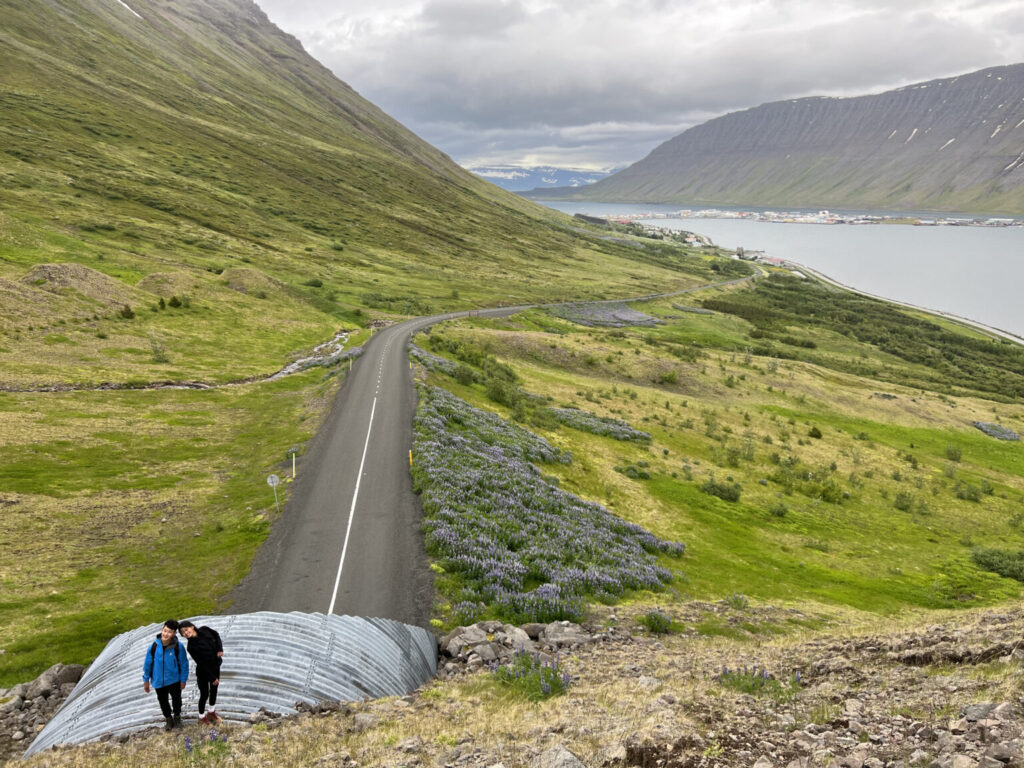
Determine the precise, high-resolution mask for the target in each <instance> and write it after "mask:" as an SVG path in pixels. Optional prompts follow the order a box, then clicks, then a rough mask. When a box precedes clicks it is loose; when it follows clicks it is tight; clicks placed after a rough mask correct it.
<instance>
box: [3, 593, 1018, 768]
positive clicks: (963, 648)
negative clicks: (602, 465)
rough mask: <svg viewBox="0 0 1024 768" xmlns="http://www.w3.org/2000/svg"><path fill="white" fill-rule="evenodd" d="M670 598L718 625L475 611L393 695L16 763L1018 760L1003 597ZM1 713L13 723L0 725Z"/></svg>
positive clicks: (18, 708)
mask: <svg viewBox="0 0 1024 768" xmlns="http://www.w3.org/2000/svg"><path fill="white" fill-rule="evenodd" d="M670 613H672V616H673V618H674V619H675V620H676V624H675V626H682V627H685V626H688V625H689V624H690V623H692V622H693V621H694V620H696V619H698V618H701V619H705V620H706V619H707V618H708V617H712V618H714V619H715V620H716V622H717V623H715V626H718V627H720V628H724V630H723V631H728V630H730V629H731V630H735V631H734V632H730V634H733V635H734V637H732V638H730V637H708V636H706V635H701V634H697V633H696V632H695V631H694V630H693V629H690V630H688V631H684V632H681V633H675V634H667V635H653V634H650V633H649V632H647V631H646V630H644V629H642V628H641V627H640V626H639V625H638V624H637V622H636V619H637V618H638V617H637V616H635V615H633V616H631V615H629V612H628V610H626V609H620V611H619V612H618V613H611V612H606V613H605V614H604V615H603V616H601V617H598V618H597V619H596V621H595V623H594V624H592V625H588V626H585V627H579V626H576V625H569V624H552V625H526V626H524V627H510V626H506V625H501V624H497V623H484V624H479V625H475V626H473V627H468V628H460V629H459V630H456V631H455V632H453V633H451V634H449V635H447V636H446V637H444V638H441V639H440V641H439V642H440V645H441V653H442V659H441V664H440V669H439V675H438V679H437V680H436V681H434V682H432V683H430V684H429V685H427V686H425V687H424V688H423V689H421V690H419V691H417V692H415V693H413V694H411V695H409V696H406V697H402V698H393V699H386V700H379V701H369V702H356V703H329V704H325V705H323V706H320V707H316V708H313V709H311V710H310V709H307V710H305V711H303V712H302V713H300V714H299V715H297V716H294V717H288V718H277V717H272V716H259V717H256V718H254V723H253V724H252V725H251V726H238V725H232V726H230V727H228V728H226V729H223V730H222V732H221V733H219V734H215V739H216V741H217V743H216V744H214V743H213V741H211V740H210V734H208V733H207V732H206V731H204V730H202V729H200V728H199V727H198V726H189V727H188V728H186V729H185V732H184V733H176V734H164V733H160V732H150V733H143V734H136V735H134V736H132V737H130V738H124V739H122V740H121V741H119V742H116V743H115V742H106V743H99V744H92V745H85V746H82V747H77V748H68V749H60V750H53V751H51V752H49V753H46V754H43V755H39V756H36V757H34V758H32V759H31V760H30V761H28V762H27V763H19V764H25V765H30V766H43V765H47V766H58V765H60V766H63V765H98V766H106V765H109V766H115V765H116V766H118V768H123V767H124V766H128V765H158V764H160V765H164V764H167V763H168V762H170V763H172V764H207V763H208V764H224V765H239V766H270V765H274V766H276V765H296V766H299V765H302V766H305V765H312V766H334V765H337V766H346V767H347V768H354V767H355V766H377V765H381V766H438V767H439V768H440V767H444V766H452V768H458V767H461V766H466V767H467V768H470V767H473V766H479V767H480V768H496V767H497V766H502V767H503V768H513V767H514V766H536V767H538V768H555V767H556V766H557V767H558V768H570V767H576V766H580V765H583V766H589V767H591V768H597V767H598V766H601V767H608V768H611V767H612V766H643V767H644V768H649V767H652V766H666V767H669V766H680V767H682V766H686V767H688V768H689V767H694V768H696V767H701V768H705V767H706V768H714V767H718V766H721V767H723V768H724V767H725V766H729V767H730V768H731V767H734V766H754V767H755V768H769V767H770V766H776V767H778V768H806V767H809V766H839V767H840V768H901V767H904V766H905V767H906V768H911V767H912V766H922V767H924V766H927V767H928V768H1001V767H1002V766H1008V767H1010V768H1013V767H1014V766H1021V767H1022V768H1024V717H1022V712H1024V710H1022V705H1024V698H1022V696H1021V691H1020V684H1021V680H1022V675H1021V668H1020V662H1021V660H1022V659H1024V646H1022V647H1019V646H1020V645H1021V638H1022V632H1024V610H1022V609H1020V608H1017V607H1014V608H1013V609H1007V610H1004V611H987V612H980V613H973V614H956V615H946V616H944V617H943V620H942V621H941V622H936V620H935V618H934V617H932V619H931V621H932V622H933V623H929V624H916V625H907V624H903V625H896V624H891V625H889V624H886V626H885V627H884V630H883V628H881V627H877V626H876V627H875V628H873V631H872V628H868V629H864V628H860V629H858V628H857V627H855V626H844V627H839V626H838V625H837V624H835V623H833V624H832V625H831V627H826V628H824V629H821V630H815V631H811V630H802V631H799V632H798V631H796V630H790V631H789V632H788V633H787V634H784V635H779V634H768V633H767V632H766V630H767V629H769V628H775V629H776V631H777V630H778V628H779V627H783V626H790V627H792V626H794V623H793V622H794V621H800V620H801V619H802V617H801V614H798V613H796V612H792V611H784V610H779V609H772V608H764V607H762V608H753V607H749V606H746V605H741V606H738V607H733V606H730V605H728V604H726V603H719V604H714V605H712V604H699V603H694V604H689V605H687V606H681V607H677V608H673V609H671V610H670ZM758 628H761V630H763V631H758ZM737 638H739V639H737ZM517 647H525V648H526V649H527V650H528V651H529V652H531V653H537V654H542V656H541V658H550V660H551V661H555V662H556V663H558V664H559V665H560V666H561V667H562V668H563V669H564V670H565V671H567V672H568V673H569V674H570V675H571V678H572V679H571V683H570V686H569V688H568V690H567V691H566V692H565V693H564V694H562V695H560V696H554V697H552V698H549V699H547V700H544V701H539V702H531V701H529V700H527V699H525V698H524V697H522V696H519V695H517V694H515V693H513V692H512V691H511V690H510V689H509V688H508V687H506V686H503V685H502V684H501V683H500V682H498V681H497V680H496V679H495V677H494V676H493V675H492V674H491V673H490V670H491V669H492V668H494V667H495V666H497V665H498V664H500V663H501V662H503V661H505V660H507V659H508V658H509V656H510V655H511V654H512V653H514V649H515V648H517ZM723 669H727V670H728V672H727V673H726V675H725V676H724V677H723V676H722V672H723ZM755 670H756V674H755ZM61 672H62V670H61V669H57V670H55V671H51V672H49V673H47V674H49V675H50V676H51V678H52V679H53V681H54V682H53V683H51V684H50V685H49V695H46V694H45V693H44V689H45V688H46V686H42V687H40V686H38V685H36V686H35V688H29V689H24V690H21V691H20V692H19V694H20V695H17V696H15V697H13V698H12V697H11V693H10V692H7V693H6V695H4V693H3V692H0V702H2V701H4V700H5V699H6V701H7V703H6V704H3V709H4V710H5V711H4V713H3V714H2V715H0V733H2V736H0V745H2V748H3V749H4V751H5V754H6V756H8V757H9V756H11V755H12V754H14V752H15V751H17V752H20V750H21V749H22V748H23V747H24V746H25V745H26V744H27V743H28V739H29V738H30V737H31V734H32V733H33V732H34V729H35V728H37V727H38V726H39V724H40V723H41V722H43V720H44V719H45V716H46V713H48V712H52V711H53V709H54V706H55V704H56V702H58V701H59V700H60V698H61V696H62V695H66V694H65V691H66V689H67V687H68V684H67V683H60V684H55V681H56V679H58V678H59V676H60V674H61ZM65 674H71V673H65ZM766 674H767V679H768V680H770V681H771V682H769V683H764V684H763V685H762V684H760V683H758V681H763V680H765V679H766V678H765V675H766ZM61 679H62V678H61ZM737 683H739V684H737ZM744 683H747V684H749V685H743V684H744ZM33 685H35V684H33ZM18 700H20V701H21V704H20V705H16V704H15V705H11V704H10V702H11V701H18ZM14 728H17V729H18V730H19V731H20V732H21V733H22V734H23V735H24V737H25V738H23V739H21V740H19V741H12V738H13V736H14V733H13V732H12V729H14ZM186 737H187V738H188V739H189V741H188V743H186V742H185V738H186ZM211 745H212V746H211Z"/></svg>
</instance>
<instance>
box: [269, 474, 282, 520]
mask: <svg viewBox="0 0 1024 768" xmlns="http://www.w3.org/2000/svg"><path fill="white" fill-rule="evenodd" d="M280 482H281V478H280V477H278V476H277V475H267V485H269V486H270V487H271V488H273V489H274V506H275V507H277V514H279V515H280V514H281V504H280V502H278V500H277V484H278V483H280Z"/></svg>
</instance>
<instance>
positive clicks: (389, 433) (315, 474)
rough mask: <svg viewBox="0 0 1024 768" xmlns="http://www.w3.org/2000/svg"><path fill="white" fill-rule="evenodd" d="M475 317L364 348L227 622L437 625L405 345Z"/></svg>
mask: <svg viewBox="0 0 1024 768" xmlns="http://www.w3.org/2000/svg"><path fill="white" fill-rule="evenodd" d="M749 279H751V278H742V279H740V280H729V281H725V282H723V283H717V284H715V285H717V286H723V285H730V284H733V283H737V282H743V281H745V280H749ZM709 287H713V286H708V285H704V286H700V288H709ZM692 290H697V289H694V288H691V289H687V290H683V291H674V292H672V293H667V294H657V296H659V297H660V296H671V295H676V294H682V293H688V292H690V291H692ZM654 297H655V296H653V295H652V296H647V297H641V298H640V299H623V300H621V301H634V300H643V299H646V298H654ZM521 309H525V307H504V308H495V309H485V310H478V311H474V312H473V313H472V314H474V315H480V316H491V317H495V316H502V315H509V314H512V313H514V312H518V311H520V310H521ZM467 314H469V313H467V312H460V313H451V314H446V315H436V316H432V317H426V318H418V319H415V320H408V321H406V322H403V323H400V324H398V325H394V326H391V327H390V328H386V329H384V330H382V331H380V332H379V333H376V334H374V336H373V337H372V338H371V339H370V341H369V342H367V344H366V345H365V347H364V352H363V355H362V356H361V357H360V358H359V359H358V360H356V361H355V362H354V363H353V366H352V370H351V372H350V373H349V375H348V377H347V379H346V381H345V382H344V384H343V385H342V387H341V389H340V390H339V392H338V395H337V399H336V401H335V403H334V404H333V407H332V408H331V413H330V415H329V416H328V419H327V421H326V422H325V424H324V425H323V427H322V428H321V429H320V431H319V432H318V433H317V436H316V437H315V438H314V440H313V442H312V444H311V445H310V450H309V451H308V453H307V456H306V459H305V460H304V461H303V462H302V465H301V471H300V472H299V475H298V478H297V479H296V481H295V483H294V484H293V485H292V488H291V494H290V498H289V500H288V504H287V505H286V507H285V509H284V512H283V513H282V515H281V516H280V518H279V519H278V520H277V522H276V523H275V524H274V527H273V528H272V529H271V532H270V535H269V536H268V538H267V540H266V542H265V543H264V545H263V546H262V547H261V548H260V550H259V552H258V553H257V555H256V557H255V559H254V561H253V565H252V569H251V570H250V572H249V575H248V576H246V578H245V579H244V580H243V581H242V582H241V584H239V585H238V587H236V588H235V590H234V591H233V592H232V593H231V595H229V599H230V600H231V605H230V608H229V609H228V612H229V613H235V614H238V613H249V612H253V611H280V612H288V611H301V612H304V613H335V614H349V615H352V616H368V617H369V616H372V617H380V618H388V619H396V620H398V621H402V622H405V623H406V624H412V625H416V626H429V621H430V610H431V604H432V599H433V578H432V574H431V572H430V567H429V562H428V560H427V556H426V551H425V550H424V544H423V535H422V530H421V523H422V514H421V510H420V506H419V498H418V497H417V496H416V495H415V494H414V493H413V492H412V478H411V477H410V475H409V449H410V447H411V446H412V422H413V417H414V415H415V411H416V391H415V389H414V387H413V386H412V375H411V371H410V366H409V358H408V352H407V342H408V340H409V338H410V336H411V335H412V334H413V333H415V332H417V331H419V330H422V329H423V328H426V327H428V326H430V325H432V324H434V323H437V322H440V321H443V320H448V319H452V318H455V317H461V316H465V315H467Z"/></svg>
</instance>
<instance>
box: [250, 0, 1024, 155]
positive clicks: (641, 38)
mask: <svg viewBox="0 0 1024 768" xmlns="http://www.w3.org/2000/svg"><path fill="white" fill-rule="evenodd" d="M313 1H314V0H300V9H299V12H300V13H301V16H300V17H296V18H302V19H307V18H308V17H309V15H310V7H309V6H310V3H312V2H313ZM955 1H956V0H954V2H955ZM279 2H283V0H270V5H274V4H275V3H279ZM947 5H948V7H945V6H947ZM975 6H976V7H975V8H973V9H972V10H971V12H970V13H964V12H961V11H960V10H959V7H957V6H955V5H949V4H943V3H941V2H939V1H938V0H927V2H926V1H925V0H902V1H900V0H897V1H896V2H895V3H894V2H893V0H856V2H854V1H853V0H850V2H845V1H839V0H836V1H834V2H827V3H822V2H820V0H746V1H745V0H736V2H734V3H730V4H728V5H724V4H722V3H721V2H719V0H686V2H685V3H682V4H681V3H680V2H679V1H678V0H631V2H628V3H627V2H624V1H623V0H592V2H589V3H586V4H583V3H578V2H571V3H570V2H569V0H543V1H542V0H428V2H427V3H426V4H425V5H423V6H422V7H419V6H416V5H414V4H413V3H412V2H408V1H407V0H377V2H376V3H375V4H374V5H373V6H371V5H370V4H369V3H368V2H367V3H366V4H365V5H364V4H362V3H361V2H360V0H348V3H347V4H346V8H348V10H347V11H343V10H342V7H341V6H333V5H332V6H328V7H331V8H336V9H337V10H335V11H333V12H335V13H338V17H337V18H336V19H333V20H332V19H331V18H330V13H326V14H325V17H324V19H323V21H322V23H321V24H319V25H318V26H317V27H316V28H315V29H314V28H311V27H308V28H306V29H302V28H300V27H299V25H298V24H296V26H294V27H291V28H289V26H288V25H287V23H282V26H284V27H285V28H286V29H288V31H291V32H293V34H296V35H297V36H298V37H299V38H300V39H301V40H303V41H304V43H305V44H306V45H307V48H308V50H310V52H311V53H312V54H313V55H314V56H316V57H317V58H318V59H320V60H321V61H322V62H323V63H324V64H326V65H327V66H328V67H330V68H331V69H332V70H334V71H335V72H336V73H337V74H338V76H339V77H341V79H343V80H345V81H346V82H348V83H349V84H350V85H352V86H353V87H354V88H356V90H358V91H359V92H360V93H362V94H363V95H364V96H366V97H367V98H369V99H370V100H371V101H374V102H375V103H377V104H379V105H380V106H381V107H382V108H384V109H385V110H386V111H388V112H389V113H391V114H392V115H394V116H395V117H396V118H398V119H399V120H401V121H402V122H404V123H405V124H406V125H408V126H409V127H410V128H412V129H413V130H414V131H416V132H417V133H420V135H422V136H423V137H424V138H426V139H427V140H429V141H431V143H434V144H436V145H437V146H439V147H440V148H441V149H442V150H444V151H445V152H447V153H448V154H450V155H451V156H453V157H454V158H455V159H456V160H459V161H462V162H468V161H470V160H472V159H475V158H480V157H484V156H486V157H487V158H488V159H487V162H494V163H499V162H510V161H511V158H518V157H525V156H527V155H530V156H539V155H543V156H545V157H549V156H552V155H558V154H559V153H562V154H563V156H565V157H566V158H571V159H572V164H574V165H581V164H586V165H590V166H595V165H604V166H607V165H618V164H623V163H627V162H632V161H635V160H638V159H639V158H640V157H641V156H642V155H643V154H646V152H647V151H649V150H650V149H651V148H653V146H654V145H656V144H657V143H660V141H664V140H666V139H668V138H670V137H671V136H673V135H675V134H676V133H678V132H680V131H681V130H683V129H684V128H686V127H689V126H690V125H694V124H696V123H697V122H701V121H703V120H705V119H708V118H709V117H712V116H715V115H717V114H722V113H724V112H727V111H732V110H736V109H743V108H747V107H751V106H755V105H757V104H760V103H764V102H766V101H774V100H778V99H784V98H794V97H799V96H805V95H818V94H824V95H854V94H861V93H868V92H878V91H881V90H885V89H888V88H893V87H898V86H900V85H904V84H907V83H909V82H914V81H918V80H927V79H931V78H934V77H943V76H950V75H955V74H960V73H963V72H967V71H971V70H973V69H978V68H981V67H985V66H992V65H995V64H1000V63H1009V62H1010V61H1011V60H1012V57H1014V56H1018V57H1020V58H1024V56H1021V51H1020V50H1019V43H1018V40H1019V39H1020V38H1019V37H1015V36H1014V35H1017V34H1019V33H1020V31H1021V30H1022V29H1024V11H1021V10H1018V9H1017V6H1016V5H1015V4H1011V3H1008V2H1005V1H1004V0H977V2H976V3H975ZM289 7H290V6H289ZM280 8H281V10H280V11H279V12H278V13H279V14H287V13H289V12H290V11H288V10H287V8H286V7H285V6H283V5H282V6H281V7H280ZM268 12H270V9H268ZM271 18H272V19H274V20H277V21H279V20H281V19H286V18H289V17H287V16H282V15H279V16H277V17H275V15H274V13H272V12H271ZM993 19H998V20H999V23H998V24H993V23H991V22H992V20H993ZM306 23H308V22H306ZM658 131H662V133H661V134H660V135H657V136H656V135H655V134H656V133H657V132H658ZM502 152H505V153H506V155H507V156H506V157H504V158H502V157H501V153H502ZM588 153H589V154H588ZM584 156H587V157H590V158H591V159H592V160H591V161H590V162H589V163H581V158H584ZM551 162H553V163H554V162H555V161H551ZM567 164H568V163H567Z"/></svg>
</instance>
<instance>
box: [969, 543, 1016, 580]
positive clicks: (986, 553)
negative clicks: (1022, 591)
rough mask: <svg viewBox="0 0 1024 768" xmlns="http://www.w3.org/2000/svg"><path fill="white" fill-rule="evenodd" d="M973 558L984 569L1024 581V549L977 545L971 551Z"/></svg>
mask: <svg viewBox="0 0 1024 768" xmlns="http://www.w3.org/2000/svg"><path fill="white" fill-rule="evenodd" d="M971 559H973V560H974V563H975V565H977V566H978V567H979V568H981V569H982V570H985V571H992V572H993V573H998V574H999V575H1000V576H1005V577H1006V578H1008V579H1016V580H1017V581H1022V582H1024V550H1018V551H1016V552H1014V551H1012V550H1008V549H991V548H987V547H977V548H976V549H975V550H974V551H973V552H971Z"/></svg>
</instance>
